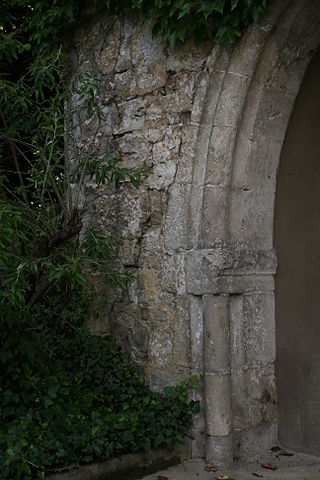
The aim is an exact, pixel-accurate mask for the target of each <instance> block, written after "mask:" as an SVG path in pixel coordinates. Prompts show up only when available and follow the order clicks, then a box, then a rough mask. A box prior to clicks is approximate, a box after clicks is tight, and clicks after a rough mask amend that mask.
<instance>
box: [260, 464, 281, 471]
mask: <svg viewBox="0 0 320 480" xmlns="http://www.w3.org/2000/svg"><path fill="white" fill-rule="evenodd" d="M261 467H262V468H267V469H268V470H277V467H276V466H275V465H273V463H262V464H261Z"/></svg>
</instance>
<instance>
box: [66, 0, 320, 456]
mask: <svg viewBox="0 0 320 480" xmlns="http://www.w3.org/2000/svg"><path fill="white" fill-rule="evenodd" d="M319 25H320V9H319V5H318V2H317V1H316V0H311V1H310V0H308V1H304V0H292V1H290V2H289V1H276V2H274V3H273V7H272V8H271V9H270V12H269V13H268V14H267V15H266V16H265V17H264V18H263V19H262V20H261V21H260V22H259V23H258V24H257V25H256V26H255V27H252V28H249V29H248V31H247V32H246V34H245V35H244V37H243V39H242V40H241V41H240V42H239V43H238V44H237V45H236V46H235V47H234V48H230V47H221V46H220V47H217V46H215V47H212V45H209V44H207V45H204V46H202V47H201V48H199V47H195V46H194V45H191V44H186V45H184V46H182V47H177V48H176V49H175V50H174V51H171V50H168V49H167V48H166V47H165V45H164V44H163V43H162V41H161V39H159V38H156V39H154V38H152V36H151V33H150V30H149V28H148V27H147V26H144V27H141V25H140V24H139V23H138V22H137V23H135V22H134V21H132V20H128V19H126V18H122V17H121V18H120V17H119V18H116V17H111V16H109V17H108V16H107V15H99V17H98V18H93V19H92V20H91V21H90V22H88V25H87V26H86V27H84V28H83V29H82V30H81V31H79V32H78V34H77V35H76V38H75V49H74V52H73V68H74V71H75V72H84V73H90V74H92V75H93V76H95V77H96V78H97V79H98V80H99V81H100V85H101V91H100V93H99V94H98V95H97V101H98V102H99V104H100V105H101V107H102V108H103V111H104V113H105V120H103V121H101V122H100V123H99V122H98V119H97V118H96V116H95V115H93V116H92V118H88V114H87V111H86V109H85V107H84V105H83V104H82V103H81V101H80V100H79V96H77V95H76V94H74V96H73V99H72V102H71V107H70V110H71V111H70V117H69V118H70V133H71V138H73V139H74V142H73V144H72V142H70V152H71V154H72V152H74V151H75V150H76V148H82V149H85V148H88V146H90V147H91V148H93V149H94V150H96V151H97V152H98V153H101V155H102V154H103V152H104V150H105V148H106V146H109V147H111V148H114V149H117V150H119V151H120V153H121V154H122V155H123V158H124V160H125V164H126V165H127V166H129V167H134V166H137V165H141V164H142V163H143V161H145V160H146V161H147V162H148V163H149V165H152V167H153V173H152V174H150V175H148V176H146V177H145V178H144V179H143V181H142V185H141V188H140V189H139V190H136V189H134V188H133V187H132V186H131V185H130V184H129V183H128V182H122V183H121V184H120V186H119V187H118V188H115V187H114V186H108V187H104V188H97V187H96V185H94V184H93V183H91V184H88V185H87V189H86V193H85V198H86V199H87V202H88V203H89V204H90V210H89V213H88V215H87V224H90V223H92V224H95V225H98V226H100V227H101V228H102V230H103V231H105V232H106V233H108V234H114V235H116V236H117V237H118V254H117V255H118V259H119V262H121V263H122V265H125V266H130V267H131V268H133V269H134V270H135V272H136V281H135V283H134V284H133V285H132V286H130V287H129V288H128V290H127V291H126V292H108V295H109V298H110V301H109V306H108V308H107V309H106V311H105V312H104V315H102V316H100V317H99V318H98V319H96V320H95V321H94V322H93V323H92V325H91V327H92V329H93V330H94V331H96V332H99V333H101V332H102V333H107V332H110V331H111V332H112V333H113V334H114V335H115V337H116V338H117V339H118V341H119V342H120V343H122V344H123V345H124V346H126V348H128V350H129V351H130V352H131V355H132V358H133V359H134V360H135V361H136V362H138V363H140V364H141V365H143V366H144V368H145V373H146V377H147V379H148V380H149V382H150V383H151V385H152V386H153V387H154V388H161V387H162V386H163V385H165V384H168V383H175V382H177V381H179V380H180V379H182V378H184V377H186V376H189V375H190V374H191V373H198V374H199V373H203V374H204V388H203V391H201V392H200V393H199V396H200V398H202V397H204V399H205V401H202V409H201V412H200V415H199V416H198V417H196V419H195V421H194V425H193V428H192V430H191V433H190V437H191V440H192V441H191V448H192V454H193V455H194V456H199V455H202V456H203V455H207V459H208V460H214V459H215V458H219V460H220V461H223V462H228V461H230V460H231V459H232V457H233V456H237V455H240V456H244V457H245V456H248V455H250V451H251V450H252V449H253V446H256V450H259V449H261V448H267V447H268V446H270V445H271V444H272V443H273V442H275V441H276V436H277V413H276V389H275V372H274V362H275V315H274V278H273V277H274V274H275V271H276V267H277V260H276V253H275V251H274V250H273V218H274V199H275V194H276V178H277V168H278V164H279V158H280V152H281V147H282V143H283V140H284V136H285V131H286V128H287V125H288V120H289V118H290V115H291V111H292V108H293V104H294V101H295V98H296V95H297V92H298V90H299V88H300V84H301V81H302V78H303V75H304V72H305V70H306V67H307V65H308V63H309V61H310V58H311V57H312V55H313V52H314V51H315V50H316V49H317V48H318V46H319V44H320V28H319ZM71 156H72V155H71ZM211 339H213V342H216V343H213V344H212V343H211ZM202 400H203V398H202ZM206 435H207V437H206Z"/></svg>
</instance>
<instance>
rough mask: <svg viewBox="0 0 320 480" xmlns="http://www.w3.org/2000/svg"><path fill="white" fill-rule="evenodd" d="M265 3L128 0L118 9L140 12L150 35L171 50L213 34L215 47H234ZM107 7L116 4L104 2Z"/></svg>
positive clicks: (245, 0)
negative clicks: (150, 31)
mask: <svg viewBox="0 0 320 480" xmlns="http://www.w3.org/2000/svg"><path fill="white" fill-rule="evenodd" d="M268 3H269V2H268V0H155V1H150V0H131V1H129V2H127V1H120V9H121V8H125V10H126V11H128V12H130V11H131V12H136V11H140V12H141V14H142V16H143V18H144V19H145V20H147V21H149V22H151V23H152V25H153V28H152V33H153V34H154V35H158V34H161V35H162V37H163V38H164V39H165V41H166V43H167V45H168V46H169V47H171V48H173V47H174V46H175V44H176V43H177V41H180V42H184V41H185V40H186V39H187V38H188V39H190V38H192V39H195V40H196V41H198V42H202V41H203V40H205V39H206V38H208V37H210V36H212V34H213V33H214V34H215V39H216V42H217V43H222V42H226V43H229V44H232V43H234V42H235V41H236V40H237V39H238V38H239V37H241V35H242V33H243V32H244V30H245V28H246V27H247V26H248V25H249V24H250V23H254V22H257V21H258V19H259V18H260V16H261V15H262V13H263V12H264V11H265V10H266V8H267V4H268ZM108 5H109V6H110V7H112V6H115V5H118V8H119V2H115V1H113V0H109V1H108Z"/></svg>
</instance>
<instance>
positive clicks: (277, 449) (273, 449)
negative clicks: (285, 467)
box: [270, 445, 281, 452]
mask: <svg viewBox="0 0 320 480" xmlns="http://www.w3.org/2000/svg"><path fill="white" fill-rule="evenodd" d="M270 450H271V452H278V451H279V450H281V448H280V447H278V445H275V446H274V447H272V448H270Z"/></svg>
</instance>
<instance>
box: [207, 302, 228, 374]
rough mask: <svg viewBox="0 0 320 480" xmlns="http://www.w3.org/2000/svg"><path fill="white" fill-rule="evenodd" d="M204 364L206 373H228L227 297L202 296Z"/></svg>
mask: <svg viewBox="0 0 320 480" xmlns="http://www.w3.org/2000/svg"><path fill="white" fill-rule="evenodd" d="M203 306H204V332H203V337H204V362H205V371H206V372H223V373H225V372H227V371H230V322H229V297H228V296H227V295H204V296H203Z"/></svg>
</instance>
